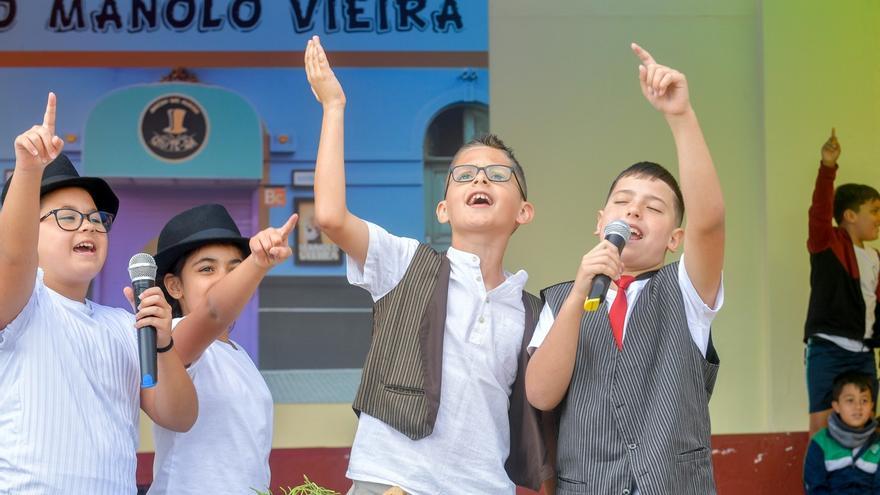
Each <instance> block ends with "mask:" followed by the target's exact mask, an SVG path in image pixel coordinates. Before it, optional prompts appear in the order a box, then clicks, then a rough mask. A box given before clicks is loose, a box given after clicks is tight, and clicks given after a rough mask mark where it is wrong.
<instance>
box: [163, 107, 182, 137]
mask: <svg viewBox="0 0 880 495" xmlns="http://www.w3.org/2000/svg"><path fill="white" fill-rule="evenodd" d="M167 112H168V127H166V128H164V129H162V130H163V131H164V132H166V133H168V134H174V135H177V134H183V133H184V132H186V127H184V126H183V119H184V118H185V117H186V109H185V108H169V109H168V110H167Z"/></svg>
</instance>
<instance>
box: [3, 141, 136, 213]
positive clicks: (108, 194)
mask: <svg viewBox="0 0 880 495" xmlns="http://www.w3.org/2000/svg"><path fill="white" fill-rule="evenodd" d="M11 182H12V177H11V176H10V177H9V180H7V181H6V184H4V185H3V194H2V195H0V203H2V202H4V201H6V193H7V192H8V191H9V184H10V183H11ZM64 187H81V188H83V189H85V190H86V191H87V192H88V193H89V194H90V195H91V196H92V199H93V200H94V201H95V207H97V208H98V210H100V211H106V212H107V213H112V214H113V216H116V213H117V212H118V211H119V198H117V197H116V194H115V193H114V192H113V189H111V188H110V185H109V184H107V182H106V181H104V179H99V178H97V177H81V176H80V175H79V172H77V171H76V168H75V167H74V166H73V164H72V163H70V158H67V155H65V154H64V153H62V154H60V155H58V157H57V158H55V159H54V160H52V161H51V162H50V163H49V164H48V165H46V168H44V169H43V179H42V180H41V181H40V197H41V198H42V197H43V196H45V195H46V194H48V193H50V192H52V191H54V190H56V189H61V188H64Z"/></svg>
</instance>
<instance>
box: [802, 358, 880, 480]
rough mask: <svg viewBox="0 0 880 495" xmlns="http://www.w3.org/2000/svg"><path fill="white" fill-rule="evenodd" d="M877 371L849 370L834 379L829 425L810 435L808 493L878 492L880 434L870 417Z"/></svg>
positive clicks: (806, 471)
mask: <svg viewBox="0 0 880 495" xmlns="http://www.w3.org/2000/svg"><path fill="white" fill-rule="evenodd" d="M876 383H877V382H876V377H874V376H873V375H866V374H864V373H858V372H854V371H848V372H846V373H843V374H842V375H840V376H838V377H837V378H835V380H834V384H833V388H832V397H833V399H832V402H831V408H832V409H833V412H832V414H831V415H830V416H829V417H828V427H827V428H822V429H821V430H819V432H818V433H816V434H815V435H814V436H813V438H812V440H811V441H810V446H809V448H808V449H807V458H806V461H805V463H804V489H805V490H806V492H807V495H877V494H880V477H878V475H877V463H878V462H880V436H878V434H877V420H876V419H874V395H875V393H874V391H875V390H876V389H875V388H874V386H875V384H876Z"/></svg>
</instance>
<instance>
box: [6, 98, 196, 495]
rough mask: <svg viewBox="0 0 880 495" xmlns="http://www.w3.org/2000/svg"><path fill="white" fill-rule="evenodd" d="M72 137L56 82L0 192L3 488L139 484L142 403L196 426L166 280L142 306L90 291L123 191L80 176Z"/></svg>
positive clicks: (113, 488)
mask: <svg viewBox="0 0 880 495" xmlns="http://www.w3.org/2000/svg"><path fill="white" fill-rule="evenodd" d="M63 145H64V143H63V141H62V140H61V139H60V138H58V136H56V135H55V95H54V94H52V93H50V94H49V99H48V103H47V106H46V113H45V116H44V118H43V123H42V124H41V125H36V126H34V127H32V128H31V129H30V130H28V131H26V132H24V133H23V134H21V135H20V136H18V137H17V138H16V139H15V158H16V162H15V172H14V174H13V175H12V177H11V178H10V179H9V181H7V183H6V185H5V187H4V190H3V194H2V197H0V200H2V202H3V208H2V209H0V232H2V234H0V273H3V278H2V280H0V489H2V491H3V493H28V494H34V493H37V494H43V493H62V492H63V493H89V494H107V495H118V494H120V493H136V486H135V468H136V465H137V460H136V456H135V452H136V448H137V444H138V416H139V414H138V407H139V406H140V408H141V409H143V410H144V412H146V413H147V414H148V415H149V416H150V417H151V418H152V419H153V421H155V422H156V423H157V424H161V425H163V426H165V427H166V428H169V429H174V430H179V431H185V430H187V429H189V428H190V427H191V426H192V424H193V422H194V421H195V418H196V414H197V410H198V405H197V401H196V395H195V390H194V388H193V385H192V382H191V381H190V379H189V377H188V376H187V374H186V371H185V370H184V368H183V364H182V363H181V362H180V359H179V358H178V357H177V354H176V352H174V351H173V349H172V345H173V342H172V340H171V331H170V330H171V308H170V306H169V305H168V303H167V302H166V301H165V298H164V297H163V296H162V291H161V290H160V289H159V288H158V287H155V288H151V289H148V290H147V291H145V292H144V293H143V295H142V296H141V302H140V305H139V307H138V309H139V311H138V313H137V315H136V317H135V316H133V315H131V314H130V313H129V312H127V311H124V310H122V309H115V308H109V307H106V306H101V305H99V304H95V303H93V302H91V301H89V300H88V299H86V293H87V292H88V289H89V284H90V283H91V281H92V279H94V278H95V276H96V275H97V274H98V273H99V272H100V271H101V268H102V267H103V265H104V260H105V259H106V255H107V232H108V231H109V230H110V227H111V226H112V224H113V219H114V217H115V215H116V212H117V210H118V207H119V201H118V199H117V198H116V195H115V194H113V191H112V190H111V189H110V186H109V185H108V184H107V183H106V182H104V181H103V180H101V179H97V178H92V177H80V176H79V174H78V173H77V172H76V169H75V168H73V165H72V164H71V163H70V160H68V159H67V157H66V156H64V155H62V154H61V149H62V147H63ZM37 220H39V221H37ZM126 296H127V297H128V298H129V300H130V301H131V300H133V294H132V291H131V288H128V287H127V288H126ZM144 326H153V327H155V328H156V330H157V335H158V336H157V346H158V347H159V348H160V349H159V352H160V354H159V357H158V366H159V369H158V373H159V377H161V378H160V380H159V382H158V384H157V385H156V386H155V387H153V388H149V389H143V390H141V389H140V380H139V367H138V351H137V338H136V337H137V334H136V332H137V330H136V327H137V328H141V327H144ZM168 351H170V352H168Z"/></svg>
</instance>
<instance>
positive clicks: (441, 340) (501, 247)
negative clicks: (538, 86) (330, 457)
mask: <svg viewBox="0 0 880 495" xmlns="http://www.w3.org/2000/svg"><path fill="white" fill-rule="evenodd" d="M305 66H306V72H307V75H308V79H309V83H310V84H311V86H312V90H313V91H314V93H315V96H316V97H317V98H318V101H320V102H321V104H322V105H323V107H324V120H323V125H322V129H321V141H320V144H319V147H318V159H317V165H316V168H315V210H316V215H315V216H316V219H317V222H318V224H319V225H320V227H321V230H322V231H323V232H324V233H326V234H327V235H328V236H329V237H330V238H331V239H332V240H333V242H335V243H336V244H338V245H339V246H340V247H341V248H342V249H343V250H344V251H345V252H346V254H347V255H348V278H349V281H350V282H351V283H353V284H355V285H358V286H360V287H363V288H365V289H366V290H368V291H369V292H370V295H371V296H372V297H373V301H374V303H375V305H374V312H373V334H372V343H371V346H370V350H369V352H368V354H367V361H366V364H365V365H364V372H363V377H362V380H361V385H360V388H359V390H358V393H357V396H356V397H355V402H354V408H355V409H356V410H357V411H358V412H359V415H360V420H359V422H358V429H357V434H356V435H355V439H354V445H353V446H352V450H351V460H350V462H349V466H348V472H347V474H346V475H347V476H348V477H349V478H350V479H351V480H352V481H353V486H352V487H351V490H350V491H349V493H350V494H357V495H360V494H376V493H378V494H382V493H385V492H386V491H387V490H391V489H392V487H394V486H397V487H400V488H402V489H403V490H405V491H406V492H408V493H413V494H435V493H453V492H454V493H460V492H462V491H463V492H466V493H473V494H493V495H494V494H503V493H507V494H513V493H514V492H515V485H517V484H518V485H522V486H528V487H531V488H533V489H538V488H539V487H540V485H541V483H542V482H543V481H544V480H545V479H548V478H550V477H552V468H551V467H550V466H549V464H548V463H547V461H548V460H549V459H548V456H547V454H546V448H545V446H544V442H543V438H542V436H541V426H540V424H539V413H538V411H537V410H535V409H533V408H531V407H530V406H529V405H528V403H527V401H526V400H525V388H524V386H525V385H524V376H523V375H524V372H525V364H526V362H527V359H528V354H527V353H526V344H527V343H528V341H529V339H530V337H531V334H532V330H533V328H534V325H535V322H536V321H537V316H538V311H539V310H540V302H539V301H538V300H537V298H535V297H534V296H531V295H529V294H527V293H526V292H525V291H524V286H525V283H526V279H527V278H528V275H527V274H526V272H524V271H522V270H520V271H519V272H517V273H509V272H507V271H505V270H504V268H503V266H502V262H503V258H504V252H505V250H506V248H507V243H508V242H509V241H510V236H511V235H512V234H513V232H514V231H515V230H516V229H517V228H518V227H519V226H520V225H524V224H527V223H529V222H531V220H532V216H533V214H534V213H533V208H532V205H531V203H529V202H528V201H527V200H526V194H527V188H526V183H525V176H524V175H523V172H522V168H521V167H520V166H519V164H518V163H517V161H516V159H515V158H514V156H513V153H512V151H511V150H510V148H508V147H506V146H505V145H504V143H502V142H501V140H500V139H498V138H497V137H494V136H486V137H483V138H480V139H477V140H474V141H472V142H470V143H468V144H466V145H465V146H463V147H462V148H461V149H460V150H459V151H458V153H457V154H456V156H455V158H454V159H453V162H452V165H451V167H450V177H449V179H448V181H447V188H446V198H445V199H444V200H443V201H441V202H440V203H439V204H438V205H437V219H438V220H439V221H440V222H443V223H446V222H449V223H450V225H451V227H452V247H451V248H450V249H449V251H447V252H446V253H438V252H436V251H434V250H433V249H431V247H430V246H428V245H426V244H422V243H419V242H418V241H416V240H414V239H406V238H401V237H396V236H393V235H391V234H389V233H388V232H386V231H385V230H384V229H382V228H381V227H379V226H378V225H374V224H372V223H369V222H366V221H364V220H362V219H360V218H358V217H357V216H355V215H354V214H353V213H351V212H350V211H349V210H348V208H347V207H346V203H345V168H344V160H343V116H344V109H345V94H344V93H343V91H342V87H341V86H340V84H339V82H338V81H337V79H336V77H335V76H334V74H333V71H332V70H331V69H330V65H329V63H328V62H327V58H326V56H325V54H324V50H323V48H322V47H321V45H320V42H319V40H318V39H317V37H315V38H313V39H312V40H311V41H309V44H308V47H307V48H306V56H305ZM397 493H399V491H398V492H397Z"/></svg>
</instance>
